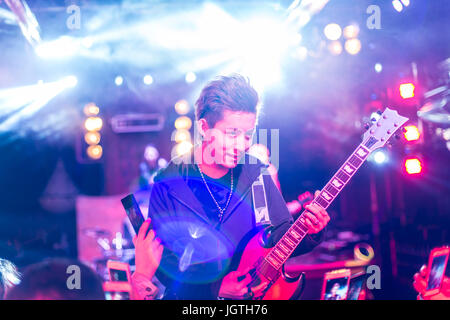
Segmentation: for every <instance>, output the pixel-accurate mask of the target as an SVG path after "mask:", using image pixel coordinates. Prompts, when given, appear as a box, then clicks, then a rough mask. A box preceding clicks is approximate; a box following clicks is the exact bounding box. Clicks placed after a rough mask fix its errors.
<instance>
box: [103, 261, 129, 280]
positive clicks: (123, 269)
mask: <svg viewBox="0 0 450 320" xmlns="http://www.w3.org/2000/svg"><path fill="white" fill-rule="evenodd" d="M106 268H107V269H108V274H109V281H111V282H127V283H130V281H131V270H130V265H129V264H128V263H126V262H121V261H113V260H108V261H107V262H106Z"/></svg>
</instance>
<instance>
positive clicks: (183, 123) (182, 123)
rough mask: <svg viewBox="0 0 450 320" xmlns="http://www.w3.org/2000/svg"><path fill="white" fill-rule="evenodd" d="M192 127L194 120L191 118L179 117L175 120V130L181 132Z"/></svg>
mask: <svg viewBox="0 0 450 320" xmlns="http://www.w3.org/2000/svg"><path fill="white" fill-rule="evenodd" d="M191 126H192V120H191V118H189V117H186V116H182V117H178V118H177V119H176V120H175V128H176V129H178V130H180V129H186V130H189V129H190V128H191Z"/></svg>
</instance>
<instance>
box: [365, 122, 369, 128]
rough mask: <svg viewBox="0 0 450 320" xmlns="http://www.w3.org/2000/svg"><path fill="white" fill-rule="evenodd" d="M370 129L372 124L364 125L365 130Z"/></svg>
mask: <svg viewBox="0 0 450 320" xmlns="http://www.w3.org/2000/svg"><path fill="white" fill-rule="evenodd" d="M369 128H370V123H368V122H365V123H364V129H366V130H369Z"/></svg>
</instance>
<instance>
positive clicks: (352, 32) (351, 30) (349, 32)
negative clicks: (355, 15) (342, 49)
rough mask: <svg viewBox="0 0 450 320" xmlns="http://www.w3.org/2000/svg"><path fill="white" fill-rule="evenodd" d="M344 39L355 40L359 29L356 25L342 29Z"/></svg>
mask: <svg viewBox="0 0 450 320" xmlns="http://www.w3.org/2000/svg"><path fill="white" fill-rule="evenodd" d="M343 33H344V37H345V38H347V39H353V38H356V37H357V36H358V34H359V27H358V25H356V24H351V25H349V26H346V27H345V28H344V32H343Z"/></svg>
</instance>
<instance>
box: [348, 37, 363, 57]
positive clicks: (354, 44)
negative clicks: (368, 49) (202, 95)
mask: <svg viewBox="0 0 450 320" xmlns="http://www.w3.org/2000/svg"><path fill="white" fill-rule="evenodd" d="M345 50H347V52H348V53H349V54H351V55H355V54H358V53H359V51H361V41H359V39H349V40H347V41H345Z"/></svg>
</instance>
